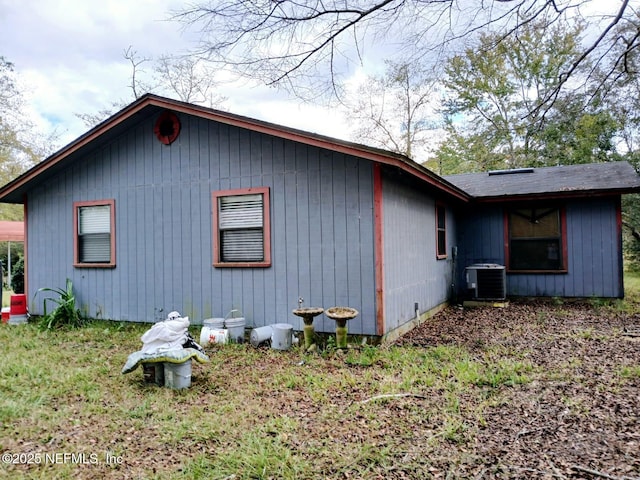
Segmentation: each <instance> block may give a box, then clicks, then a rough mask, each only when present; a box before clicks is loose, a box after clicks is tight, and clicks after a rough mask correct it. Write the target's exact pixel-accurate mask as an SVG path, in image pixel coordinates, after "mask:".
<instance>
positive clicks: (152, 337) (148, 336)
mask: <svg viewBox="0 0 640 480" xmlns="http://www.w3.org/2000/svg"><path fill="white" fill-rule="evenodd" d="M188 328H189V317H181V316H180V314H179V313H178V312H171V313H170V314H169V316H168V318H167V319H166V320H165V321H163V322H158V323H156V324H155V325H154V326H153V327H151V328H150V329H149V330H147V331H146V332H145V333H144V335H142V337H140V340H142V344H143V345H142V349H141V351H142V352H143V353H155V352H166V351H167V350H174V349H176V348H182V346H183V345H184V344H185V343H186V341H187V338H188V335H189V332H188Z"/></svg>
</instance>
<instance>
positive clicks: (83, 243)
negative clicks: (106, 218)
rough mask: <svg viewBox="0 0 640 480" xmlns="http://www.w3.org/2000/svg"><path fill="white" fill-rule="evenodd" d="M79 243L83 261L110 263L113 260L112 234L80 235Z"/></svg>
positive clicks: (81, 260) (80, 255) (80, 257)
mask: <svg viewBox="0 0 640 480" xmlns="http://www.w3.org/2000/svg"><path fill="white" fill-rule="evenodd" d="M78 244H79V245H78V246H79V249H80V251H79V252H78V253H79V259H80V262H81V263H109V262H110V261H111V234H109V233H90V234H85V235H80V236H79V237H78Z"/></svg>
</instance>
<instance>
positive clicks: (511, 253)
mask: <svg viewBox="0 0 640 480" xmlns="http://www.w3.org/2000/svg"><path fill="white" fill-rule="evenodd" d="M564 222H565V219H564V212H563V210H562V209H561V208H559V207H556V206H537V207H533V208H516V209H513V210H511V211H509V212H508V213H507V228H508V235H509V241H508V243H507V259H508V267H509V270H510V271H526V272H536V271H539V272H556V271H557V272H563V271H566V268H567V260H566V238H565V237H566V235H565V234H564V232H565V231H566V228H565V226H564Z"/></svg>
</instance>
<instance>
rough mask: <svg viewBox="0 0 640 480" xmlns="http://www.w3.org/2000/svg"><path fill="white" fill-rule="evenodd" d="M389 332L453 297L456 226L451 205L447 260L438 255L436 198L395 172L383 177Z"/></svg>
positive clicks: (385, 269) (385, 275)
mask: <svg viewBox="0 0 640 480" xmlns="http://www.w3.org/2000/svg"><path fill="white" fill-rule="evenodd" d="M382 198H383V223H384V225H383V232H384V244H383V250H384V253H383V255H384V257H383V258H384V319H385V333H386V332H389V331H391V330H393V329H395V328H397V327H399V326H401V325H402V324H404V323H406V322H408V321H409V320H411V319H413V318H415V310H414V304H415V303H416V302H417V303H418V305H419V310H420V312H421V313H423V312H425V311H427V310H429V309H431V308H434V307H436V306H438V305H440V304H442V303H444V302H446V301H447V300H448V297H449V295H450V292H451V288H450V287H451V280H452V277H453V263H452V258H451V254H450V253H451V247H452V246H453V245H454V243H452V242H453V241H454V239H455V238H456V226H455V221H454V218H453V213H452V210H451V209H450V208H448V207H446V212H447V217H446V228H447V253H448V256H447V258H446V259H441V260H438V259H437V258H436V201H435V199H434V198H433V197H432V196H430V195H428V194H426V193H423V192H421V191H419V190H417V189H413V188H411V187H409V186H407V185H406V184H404V183H401V182H400V181H398V180H395V179H392V178H390V177H389V176H383V183H382Z"/></svg>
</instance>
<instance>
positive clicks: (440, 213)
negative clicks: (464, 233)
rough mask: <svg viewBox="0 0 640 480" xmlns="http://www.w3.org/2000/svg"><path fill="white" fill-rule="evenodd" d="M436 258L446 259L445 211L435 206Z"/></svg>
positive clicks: (440, 206)
mask: <svg viewBox="0 0 640 480" xmlns="http://www.w3.org/2000/svg"><path fill="white" fill-rule="evenodd" d="M436 256H437V257H438V258H447V210H446V209H445V208H444V205H440V204H436Z"/></svg>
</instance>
